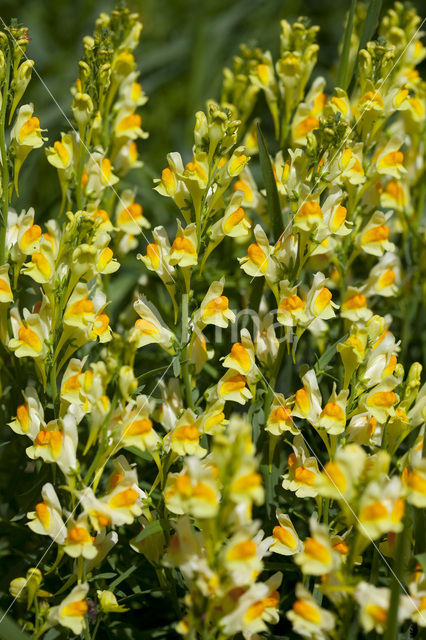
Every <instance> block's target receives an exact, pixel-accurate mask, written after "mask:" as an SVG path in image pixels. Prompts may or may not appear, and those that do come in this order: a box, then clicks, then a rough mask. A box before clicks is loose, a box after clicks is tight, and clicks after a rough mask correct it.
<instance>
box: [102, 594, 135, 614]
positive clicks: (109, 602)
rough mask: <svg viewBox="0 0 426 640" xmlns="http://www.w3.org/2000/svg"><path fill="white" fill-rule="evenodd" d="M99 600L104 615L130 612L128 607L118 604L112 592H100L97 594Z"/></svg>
mask: <svg viewBox="0 0 426 640" xmlns="http://www.w3.org/2000/svg"><path fill="white" fill-rule="evenodd" d="M96 594H97V596H98V599H99V606H100V608H101V611H103V612H104V613H124V612H125V611H129V609H128V607H125V606H124V605H122V604H118V602H117V598H116V597H115V595H114V594H113V592H112V591H107V590H105V591H100V590H98V591H97V592H96Z"/></svg>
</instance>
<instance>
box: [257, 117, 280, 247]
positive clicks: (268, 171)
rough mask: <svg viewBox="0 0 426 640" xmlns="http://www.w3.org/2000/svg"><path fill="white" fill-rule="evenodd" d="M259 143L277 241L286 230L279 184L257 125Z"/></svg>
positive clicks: (271, 218) (261, 163) (261, 164)
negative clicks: (278, 188)
mask: <svg viewBox="0 0 426 640" xmlns="http://www.w3.org/2000/svg"><path fill="white" fill-rule="evenodd" d="M257 141H258V144H259V159H260V166H261V169H262V176H263V182H264V184H265V189H266V199H267V203H268V211H269V216H270V220H271V223H272V225H271V226H272V233H273V236H274V240H275V241H277V240H278V238H279V237H280V235H281V233H282V232H283V229H284V225H283V218H282V213H281V205H280V198H279V195H278V190H277V183H276V182H275V176H274V170H273V168H272V163H271V158H270V157H269V153H268V149H267V148H266V142H265V138H264V137H263V133H262V130H261V128H260V126H259V124H258V125H257Z"/></svg>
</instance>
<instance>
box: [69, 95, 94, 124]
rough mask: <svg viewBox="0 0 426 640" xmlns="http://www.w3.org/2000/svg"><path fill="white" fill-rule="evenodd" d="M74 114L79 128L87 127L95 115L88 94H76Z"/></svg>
mask: <svg viewBox="0 0 426 640" xmlns="http://www.w3.org/2000/svg"><path fill="white" fill-rule="evenodd" d="M72 112H73V114H74V118H75V120H76V122H77V124H78V126H79V127H81V128H83V127H85V126H86V125H87V123H88V122H89V120H90V117H91V115H92V113H93V102H92V98H91V97H90V96H89V94H88V93H76V94H75V96H74V100H73V103H72Z"/></svg>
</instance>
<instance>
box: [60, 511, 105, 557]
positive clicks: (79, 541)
mask: <svg viewBox="0 0 426 640" xmlns="http://www.w3.org/2000/svg"><path fill="white" fill-rule="evenodd" d="M67 526H68V533H67V536H66V538H65V542H64V551H65V553H66V554H68V555H69V556H71V558H78V557H80V556H81V557H83V558H86V559H87V560H92V559H93V558H95V557H96V556H97V555H98V549H97V548H96V547H95V545H94V544H93V542H94V540H95V539H94V538H93V537H92V536H91V535H90V531H89V524H88V522H87V517H86V516H85V515H81V516H80V517H79V518H78V520H75V521H73V520H71V521H68V524H67Z"/></svg>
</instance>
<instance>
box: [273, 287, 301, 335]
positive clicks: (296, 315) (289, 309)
mask: <svg viewBox="0 0 426 640" xmlns="http://www.w3.org/2000/svg"><path fill="white" fill-rule="evenodd" d="M296 292H297V286H294V287H290V283H289V281H288V280H281V282H280V301H279V304H278V312H277V320H278V322H280V323H281V324H283V325H284V326H285V327H295V326H296V325H297V324H298V323H299V322H304V321H305V320H306V314H305V301H304V300H302V298H300V297H299V296H298V295H297V293H296Z"/></svg>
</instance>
